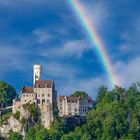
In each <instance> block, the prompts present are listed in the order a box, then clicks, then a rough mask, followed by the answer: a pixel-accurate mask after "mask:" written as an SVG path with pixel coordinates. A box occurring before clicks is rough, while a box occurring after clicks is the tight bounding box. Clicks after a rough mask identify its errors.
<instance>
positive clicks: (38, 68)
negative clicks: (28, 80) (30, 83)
mask: <svg viewBox="0 0 140 140" xmlns="http://www.w3.org/2000/svg"><path fill="white" fill-rule="evenodd" d="M41 79H42V65H38V64H37V65H34V85H35V81H37V80H41Z"/></svg>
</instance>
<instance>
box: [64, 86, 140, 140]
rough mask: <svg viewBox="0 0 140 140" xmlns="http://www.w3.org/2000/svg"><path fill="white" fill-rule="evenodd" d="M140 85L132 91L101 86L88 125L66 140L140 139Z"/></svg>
mask: <svg viewBox="0 0 140 140" xmlns="http://www.w3.org/2000/svg"><path fill="white" fill-rule="evenodd" d="M139 89H140V86H139V85H138V84H134V85H132V86H131V87H130V88H129V89H128V90H125V89H123V88H121V87H117V86H116V87H115V88H114V89H113V90H112V91H108V90H107V88H105V87H101V88H100V90H99V95H98V97H97V103H96V108H95V109H93V110H92V111H90V112H89V114H88V117H87V123H86V124H84V125H83V126H82V127H81V128H76V129H75V131H74V132H71V133H69V134H66V135H64V136H63V137H62V140H70V139H73V140H85V139H86V140H106V139H107V140H139V139H140V92H139Z"/></svg>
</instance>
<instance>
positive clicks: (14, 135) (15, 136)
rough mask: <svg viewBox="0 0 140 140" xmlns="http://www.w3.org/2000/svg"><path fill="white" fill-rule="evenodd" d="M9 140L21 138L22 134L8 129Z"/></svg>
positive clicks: (20, 139) (19, 139) (21, 139)
mask: <svg viewBox="0 0 140 140" xmlns="http://www.w3.org/2000/svg"><path fill="white" fill-rule="evenodd" d="M9 140H23V136H22V135H21V134H20V133H18V132H13V131H12V130H11V131H10V134H9Z"/></svg>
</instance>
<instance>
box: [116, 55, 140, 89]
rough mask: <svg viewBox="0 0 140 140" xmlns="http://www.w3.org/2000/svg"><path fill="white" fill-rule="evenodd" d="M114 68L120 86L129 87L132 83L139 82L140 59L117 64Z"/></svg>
mask: <svg viewBox="0 0 140 140" xmlns="http://www.w3.org/2000/svg"><path fill="white" fill-rule="evenodd" d="M114 68H115V69H116V72H117V75H118V77H119V79H120V82H121V84H122V86H124V87H129V86H130V85H131V84H132V83H134V82H139V81H140V57H137V58H134V59H132V60H129V61H128V62H123V61H120V62H117V63H116V64H115V67H114Z"/></svg>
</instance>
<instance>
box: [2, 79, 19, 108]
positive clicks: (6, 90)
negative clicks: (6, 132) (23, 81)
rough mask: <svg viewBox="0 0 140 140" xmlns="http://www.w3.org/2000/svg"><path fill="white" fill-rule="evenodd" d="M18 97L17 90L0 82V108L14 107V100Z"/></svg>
mask: <svg viewBox="0 0 140 140" xmlns="http://www.w3.org/2000/svg"><path fill="white" fill-rule="evenodd" d="M15 97H16V90H15V89H14V88H13V87H12V86H11V85H9V84H7V83H6V82H3V81H0V106H1V107H3V105H5V104H8V105H12V100H13V99H14V98H15Z"/></svg>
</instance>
